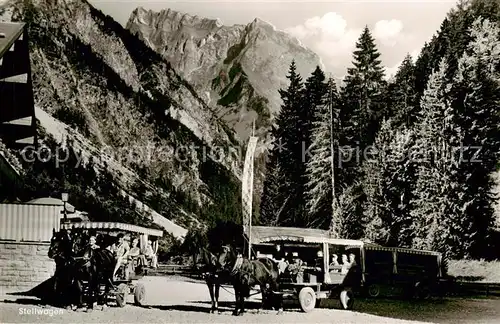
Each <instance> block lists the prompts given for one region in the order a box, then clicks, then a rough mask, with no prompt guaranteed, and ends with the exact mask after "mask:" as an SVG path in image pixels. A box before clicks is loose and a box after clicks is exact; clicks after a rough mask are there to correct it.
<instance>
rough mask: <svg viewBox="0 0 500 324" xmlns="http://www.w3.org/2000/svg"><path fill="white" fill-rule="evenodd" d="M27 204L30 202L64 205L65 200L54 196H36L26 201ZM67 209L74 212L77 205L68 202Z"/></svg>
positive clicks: (34, 203) (33, 203) (30, 203)
mask: <svg viewBox="0 0 500 324" xmlns="http://www.w3.org/2000/svg"><path fill="white" fill-rule="evenodd" d="M26 204H28V205H51V206H64V202H63V201H62V200H61V199H58V198H52V197H43V198H36V199H33V200H30V201H28V202H26ZM66 210H67V211H68V212H70V213H73V212H74V211H75V207H74V206H73V205H71V204H70V203H66Z"/></svg>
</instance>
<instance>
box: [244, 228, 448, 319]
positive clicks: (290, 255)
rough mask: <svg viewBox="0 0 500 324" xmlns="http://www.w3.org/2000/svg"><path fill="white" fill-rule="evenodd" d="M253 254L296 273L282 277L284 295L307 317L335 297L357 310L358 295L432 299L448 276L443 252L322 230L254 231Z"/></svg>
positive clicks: (281, 289) (271, 229)
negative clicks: (399, 293)
mask: <svg viewBox="0 0 500 324" xmlns="http://www.w3.org/2000/svg"><path fill="white" fill-rule="evenodd" d="M252 250H253V251H256V254H257V255H256V257H257V258H262V257H267V258H271V259H274V260H277V261H279V262H281V263H284V264H285V265H286V267H288V268H291V269H292V271H289V272H288V273H287V272H285V273H283V274H282V275H281V276H280V279H279V287H280V291H279V293H280V294H282V295H283V296H284V297H291V298H292V299H295V300H298V301H299V304H300V307H301V309H302V310H303V311H304V312H310V311H312V310H313V309H314V308H315V307H317V306H318V304H319V303H320V300H321V299H331V298H335V299H336V298H339V299H340V304H341V306H342V308H344V309H351V308H352V307H353V302H354V292H356V293H364V294H366V295H368V296H370V297H377V296H378V295H379V294H380V291H381V289H382V288H383V287H386V288H389V289H391V290H394V289H396V288H401V289H402V290H405V291H406V292H407V295H410V296H412V297H413V296H415V297H418V298H428V297H429V296H430V294H431V292H432V290H433V288H438V285H439V279H440V278H441V277H442V276H443V273H444V272H445V266H444V265H443V264H442V257H441V254H440V253H438V252H433V251H422V250H414V249H403V248H388V247H382V246H379V245H376V244H371V243H366V242H363V241H358V240H346V239H334V238H332V237H331V236H330V235H329V234H328V232H326V231H322V230H317V229H304V228H286V227H262V226H254V227H253V228H252Z"/></svg>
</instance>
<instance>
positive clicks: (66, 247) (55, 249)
mask: <svg viewBox="0 0 500 324" xmlns="http://www.w3.org/2000/svg"><path fill="white" fill-rule="evenodd" d="M71 251H72V245H71V237H70V236H69V233H68V232H67V231H66V230H63V229H62V230H60V231H59V232H56V230H55V229H52V238H51V239H50V247H49V252H48V256H49V258H51V259H55V258H59V257H67V256H69V254H71Z"/></svg>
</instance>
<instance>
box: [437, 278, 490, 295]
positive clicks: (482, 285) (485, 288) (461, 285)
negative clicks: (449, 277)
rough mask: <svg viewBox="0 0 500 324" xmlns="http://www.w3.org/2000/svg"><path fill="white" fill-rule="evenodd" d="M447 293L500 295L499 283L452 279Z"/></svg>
mask: <svg viewBox="0 0 500 324" xmlns="http://www.w3.org/2000/svg"><path fill="white" fill-rule="evenodd" d="M447 295H449V296H456V297H500V283H489V282H468V281H452V282H450V283H448V289H447Z"/></svg>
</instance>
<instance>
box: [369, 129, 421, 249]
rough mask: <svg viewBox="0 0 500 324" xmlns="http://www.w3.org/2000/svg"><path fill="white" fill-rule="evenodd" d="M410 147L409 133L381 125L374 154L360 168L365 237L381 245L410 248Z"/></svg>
mask: <svg viewBox="0 0 500 324" xmlns="http://www.w3.org/2000/svg"><path fill="white" fill-rule="evenodd" d="M412 144H413V133H412V131H410V130H407V129H400V130H398V129H395V128H394V127H393V124H392V121H391V120H387V121H384V122H383V123H382V125H381V129H380V130H379V133H378V135H377V138H376V140H375V148H376V149H375V152H374V154H373V156H372V158H371V159H369V160H366V161H365V163H364V166H363V171H364V183H363V188H364V190H365V194H366V197H367V199H366V203H365V206H366V207H365V209H364V211H365V217H366V220H367V228H366V232H365V236H366V237H367V238H369V239H371V240H372V241H375V242H377V243H380V244H382V245H389V246H401V247H410V246H411V243H412V238H413V234H412V232H411V231H410V228H411V224H412V219H411V215H410V211H411V205H410V200H411V197H412V193H413V190H412V188H413V184H414V181H415V179H414V174H415V164H414V163H413V162H412V160H411V157H410V149H411V147H412Z"/></svg>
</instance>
